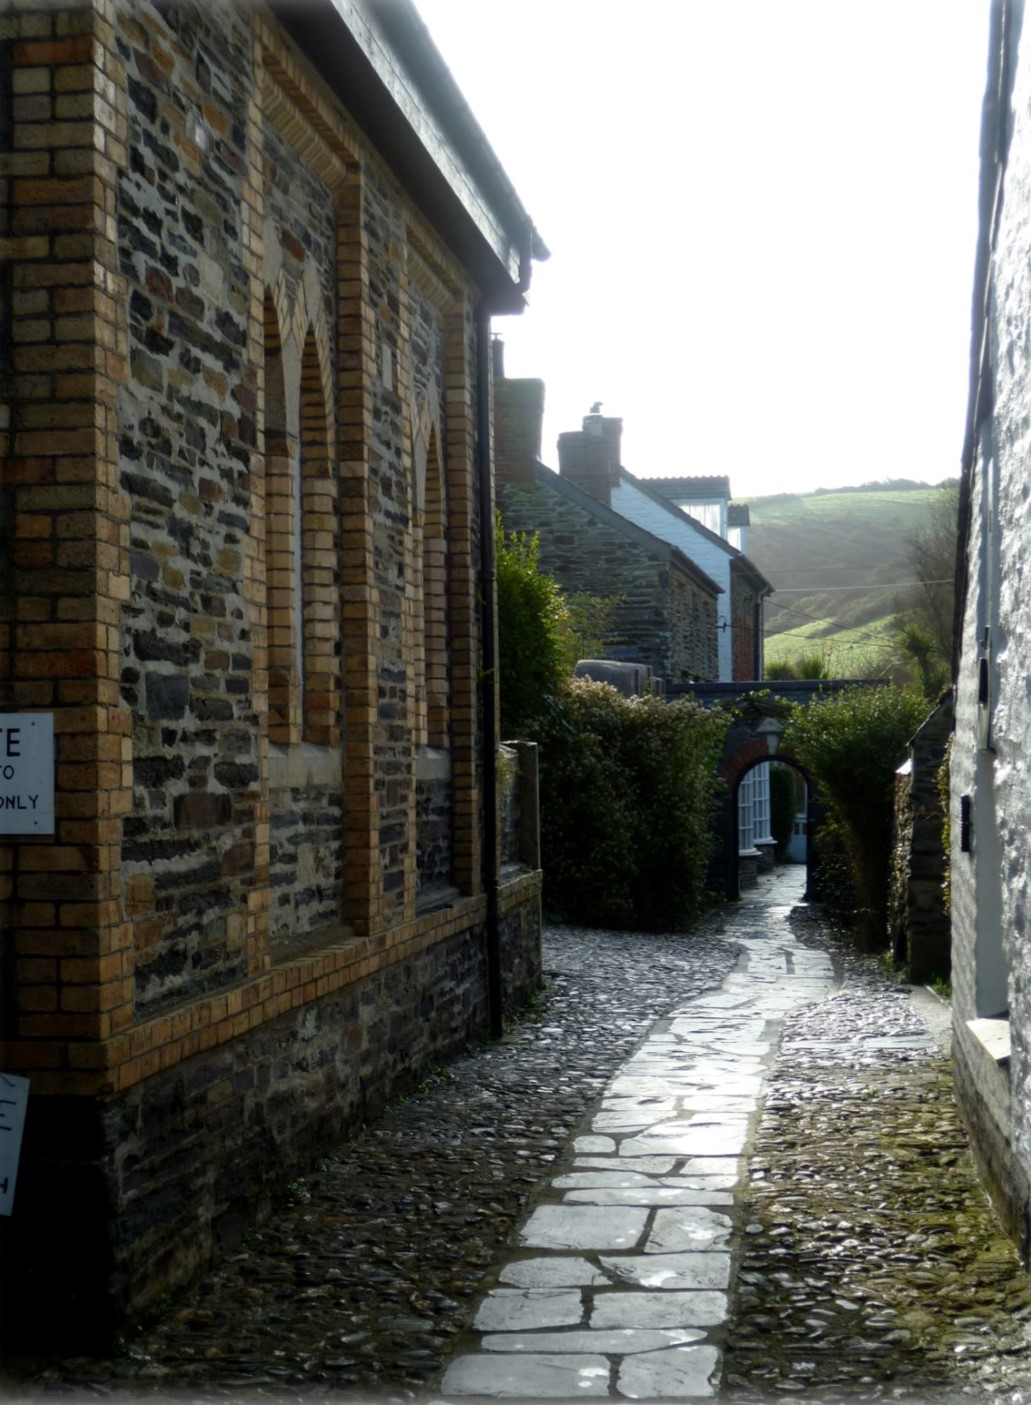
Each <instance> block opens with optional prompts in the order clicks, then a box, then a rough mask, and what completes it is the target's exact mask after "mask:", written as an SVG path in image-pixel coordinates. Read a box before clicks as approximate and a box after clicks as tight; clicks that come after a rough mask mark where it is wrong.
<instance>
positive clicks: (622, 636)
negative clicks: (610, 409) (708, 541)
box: [495, 343, 722, 682]
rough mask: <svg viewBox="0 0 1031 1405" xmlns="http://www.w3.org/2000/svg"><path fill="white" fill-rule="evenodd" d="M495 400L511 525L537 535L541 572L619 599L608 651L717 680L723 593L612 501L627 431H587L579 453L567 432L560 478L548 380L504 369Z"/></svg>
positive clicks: (665, 674) (504, 503) (675, 673)
mask: <svg viewBox="0 0 1031 1405" xmlns="http://www.w3.org/2000/svg"><path fill="white" fill-rule="evenodd" d="M497 345H498V344H497V343H496V344H495V362H496V368H497V369H499V370H500V369H501V368H500V361H499V355H498V351H497ZM495 402H496V414H495V457H496V467H497V499H498V507H499V509H500V511H501V516H502V521H503V524H504V528H505V530H506V531H509V532H527V533H530V534H533V533H536V534H537V536H538V539H539V543H540V551H539V557H538V560H539V563H540V568H541V570H542V571H544V572H545V573H546V574H548V575H550V576H554V577H555V579H556V580H557V581H558V582H559V584H560V585H561V586H562V589H563V590H564V591H565V592H566V593H567V594H570V595H574V594H577V593H583V594H586V595H593V596H595V597H597V598H598V599H603V600H611V601H614V602H615V603H614V608H613V612H612V617H611V620H610V626H609V627H610V635H611V639H612V642H611V644H610V645H609V646H608V647H607V648H606V657H609V658H613V659H619V660H623V661H626V662H630V663H639V664H642V665H644V666H645V667H646V668H648V669H650V670H651V672H652V674H653V675H655V676H656V677H658V678H661V679H664V680H673V681H676V682H683V681H689V680H693V679H702V680H707V679H713V678H715V677H716V670H717V668H718V659H717V645H716V639H717V628H716V626H717V612H718V608H719V598H720V595H721V594H722V592H721V590H720V587H719V586H717V585H716V583H715V581H713V580H711V579H710V577H709V576H707V575H706V574H705V572H704V571H702V570H701V569H700V568H699V567H698V566H696V565H695V563H694V562H693V561H691V560H690V559H689V558H688V557H687V556H685V555H684V553H683V552H682V551H679V550H678V549H677V548H676V547H672V546H670V544H669V543H668V542H665V541H663V540H662V539H661V538H660V537H657V536H654V535H653V534H652V533H650V532H646V531H643V530H642V529H641V528H639V527H635V526H634V524H633V523H632V522H629V521H627V519H626V518H624V517H621V516H620V515H619V514H618V513H616V512H613V511H612V509H611V507H610V506H609V505H608V503H607V501H606V485H607V483H608V480H609V475H610V473H611V472H612V471H615V472H617V473H618V469H619V435H618V433H614V432H610V433H609V434H608V435H607V436H605V437H604V438H603V437H602V436H600V435H598V436H588V437H583V436H577V440H578V442H577V445H576V448H575V449H571V448H570V440H571V438H572V436H569V435H563V436H562V438H561V440H560V450H559V452H560V464H561V468H560V472H559V473H557V474H556V473H554V472H553V471H552V470H551V469H548V468H546V467H545V466H544V465H543V464H542V463H541V461H540V451H541V425H542V421H543V415H544V385H543V382H541V381H539V380H509V379H505V378H504V376H503V375H498V376H497V377H496V379H495ZM606 423H607V424H609V425H610V426H617V425H618V424H619V421H618V420H612V421H606ZM574 459H575V468H574V466H573V461H574Z"/></svg>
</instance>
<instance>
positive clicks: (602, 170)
mask: <svg viewBox="0 0 1031 1405" xmlns="http://www.w3.org/2000/svg"><path fill="white" fill-rule="evenodd" d="M989 3H990V0H636V3H627V0H622V3H619V4H616V3H614V0H416V4H417V6H418V9H419V11H420V13H421V15H422V16H423V19H424V20H425V22H426V24H427V26H428V28H429V30H430V33H431V34H432V35H433V37H434V39H435V40H436V42H437V46H438V48H439V49H440V51H441V53H442V54H443V56H444V58H445V60H446V61H447V63H448V65H449V66H450V68H451V70H452V72H453V74H454V75H455V78H456V79H457V81H458V84H459V86H460V87H461V89H462V91H463V93H464V94H465V97H466V99H467V100H468V102H469V104H470V106H471V107H472V109H473V112H474V113H475V114H476V116H477V118H478V119H479V121H480V124H481V126H482V127H483V129H484V131H485V133H486V135H487V138H488V140H489V141H490V143H491V145H492V146H493V147H494V150H495V152H496V153H497V155H498V156H499V158H500V159H501V162H502V164H503V166H504V167H505V169H506V171H507V172H508V174H509V176H510V178H511V179H512V181H513V183H514V185H515V187H516V189H517V190H518V192H519V194H520V197H521V199H522V201H523V204H524V205H525V206H526V208H527V210H528V211H529V213H530V215H531V217H532V218H533V220H534V223H535V224H536V226H537V228H538V229H539V231H540V233H541V235H542V237H543V238H544V240H545V242H546V243H547V245H548V246H549V248H550V249H551V251H552V257H551V259H550V261H549V262H547V263H543V264H536V265H535V268H534V278H533V287H532V289H531V292H530V306H529V308H528V309H527V311H526V313H525V314H524V316H522V317H520V318H499V319H497V320H496V323H495V327H496V330H497V331H499V332H501V333H502V335H503V337H504V340H505V348H506V351H505V365H506V371H507V374H508V375H510V376H537V377H540V378H541V379H543V380H544V381H545V382H546V407H547V408H546V415H545V425H544V445H543V453H542V457H543V459H544V461H545V462H546V463H548V464H551V465H552V466H553V467H557V463H558V456H557V453H556V451H555V441H556V439H557V437H558V434H559V432H560V431H562V430H566V429H578V428H579V427H580V423H581V419H582V417H583V415H584V414H586V413H587V411H588V410H589V408H590V405H591V403H592V402H593V401H595V400H601V401H602V402H603V405H602V410H603V413H604V414H606V415H619V416H622V418H623V422H624V424H623V462H624V464H625V465H626V467H627V468H629V469H630V470H631V472H633V473H636V474H638V475H640V476H642V477H650V476H657V475H673V474H676V475H680V474H708V473H727V474H729V475H730V481H731V490H732V492H733V494H734V496H735V497H736V498H738V499H745V498H748V497H751V496H757V495H760V494H766V493H775V492H784V491H790V492H808V491H811V490H812V489H814V488H817V487H836V486H843V485H853V484H859V483H862V482H867V481H870V480H872V479H879V478H887V477H906V478H915V479H919V480H922V481H927V482H938V481H940V480H941V479H942V478H945V477H948V476H952V475H955V474H956V473H958V471H959V456H960V451H961V447H962V438H963V421H964V415H965V411H966V387H967V374H968V353H969V337H970V296H971V287H972V277H973V260H974V242H975V237H976V216H977V152H978V140H979V127H980V107H981V98H982V94H983V91H984V75H985V71H986V64H987V46H988V9H989Z"/></svg>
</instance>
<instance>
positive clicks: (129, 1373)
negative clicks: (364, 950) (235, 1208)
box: [0, 928, 737, 1405]
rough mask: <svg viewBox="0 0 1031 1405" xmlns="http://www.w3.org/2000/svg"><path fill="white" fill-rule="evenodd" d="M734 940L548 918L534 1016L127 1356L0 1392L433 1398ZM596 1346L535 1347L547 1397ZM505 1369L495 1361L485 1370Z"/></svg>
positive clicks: (331, 1170) (45, 1370)
mask: <svg viewBox="0 0 1031 1405" xmlns="http://www.w3.org/2000/svg"><path fill="white" fill-rule="evenodd" d="M736 956H737V951H736V948H735V947H734V945H733V944H732V943H731V942H729V941H727V940H726V939H723V938H720V937H718V936H715V935H713V933H712V931H711V930H710V931H709V932H699V933H695V934H691V935H687V936H675V935H674V936H661V935H660V936H655V935H651V934H634V933H612V932H593V931H587V930H582V929H570V928H562V929H549V930H548V931H547V932H546V934H545V962H544V965H545V973H546V981H547V985H546V989H545V991H544V993H543V996H542V999H541V1002H540V1010H539V1016H538V1018H536V1019H535V1020H534V1021H526V1022H517V1023H516V1024H514V1025H513V1026H512V1028H511V1029H510V1030H509V1032H508V1033H507V1034H506V1035H505V1037H504V1038H503V1039H502V1040H501V1041H499V1042H497V1043H494V1044H489V1045H485V1046H484V1047H482V1048H478V1049H476V1050H473V1051H471V1052H470V1054H469V1056H468V1057H466V1058H462V1059H459V1060H457V1061H456V1062H454V1063H452V1064H451V1065H449V1066H448V1068H447V1069H445V1070H442V1071H441V1072H440V1073H439V1074H437V1075H436V1076H435V1077H431V1078H430V1079H428V1080H427V1082H426V1084H425V1085H424V1086H423V1087H422V1088H421V1089H420V1090H419V1091H418V1092H417V1093H415V1094H414V1095H413V1096H412V1097H410V1098H409V1099H407V1100H406V1101H404V1102H401V1103H398V1104H396V1105H395V1106H393V1107H392V1108H391V1109H390V1110H389V1111H388V1112H387V1114H386V1115H385V1116H383V1117H382V1118H381V1119H380V1120H379V1121H378V1122H377V1123H376V1124H374V1125H373V1126H370V1127H368V1128H366V1129H365V1130H364V1131H362V1132H360V1133H359V1134H357V1135H356V1136H355V1137H354V1138H353V1139H352V1140H351V1141H350V1142H349V1143H347V1144H346V1145H344V1146H341V1147H338V1148H336V1149H334V1150H332V1151H330V1152H329V1153H328V1154H327V1157H326V1159H325V1161H324V1162H323V1164H322V1166H321V1168H320V1169H318V1170H317V1171H315V1172H314V1173H313V1174H312V1175H310V1176H308V1177H306V1178H304V1179H303V1180H301V1181H298V1182H295V1183H294V1185H293V1187H292V1188H291V1190H290V1192H289V1194H288V1195H286V1196H285V1198H284V1200H283V1202H282V1203H281V1204H280V1205H279V1206H278V1207H277V1208H276V1211H275V1213H274V1214H273V1216H272V1218H271V1219H270V1220H269V1222H268V1223H267V1224H266V1225H264V1226H263V1227H262V1228H260V1229H259V1230H258V1231H257V1232H255V1233H253V1234H251V1235H250V1236H249V1237H248V1238H247V1240H246V1243H245V1244H244V1246H243V1249H242V1251H241V1252H240V1253H237V1254H234V1255H232V1256H231V1257H230V1258H228V1259H224V1260H223V1261H222V1262H221V1263H220V1264H219V1265H218V1266H217V1267H216V1268H215V1269H214V1270H212V1271H211V1272H209V1273H208V1274H206V1275H205V1276H204V1277H202V1278H201V1279H200V1280H199V1281H198V1282H197V1283H196V1284H195V1285H194V1286H193V1287H192V1288H190V1289H189V1290H187V1291H185V1292H183V1293H181V1294H178V1295H177V1296H176V1297H175V1299H174V1300H173V1301H171V1302H170V1303H169V1304H167V1306H166V1307H165V1308H164V1309H163V1310H162V1312H161V1313H160V1315H159V1316H158V1317H157V1318H156V1320H154V1321H152V1322H151V1323H149V1324H147V1325H146V1326H145V1327H144V1328H143V1329H141V1330H138V1331H135V1332H133V1333H131V1334H128V1335H127V1337H126V1339H125V1343H124V1348H123V1352H122V1354H121V1355H120V1356H119V1357H116V1358H113V1359H103V1360H101V1359H87V1358H76V1359H73V1360H64V1361H39V1360H35V1361H16V1360H11V1359H9V1360H8V1361H6V1362H5V1363H4V1365H3V1367H2V1368H0V1393H3V1394H4V1397H5V1399H11V1400H15V1399H24V1400H32V1399H36V1398H40V1397H42V1398H44V1399H45V1398H47V1397H49V1396H61V1397H63V1398H64V1399H67V1398H68V1397H69V1396H71V1397H81V1398H82V1399H84V1400H91V1401H95V1400H96V1399H98V1398H101V1397H102V1398H105V1399H110V1398H112V1397H113V1398H115V1399H121V1400H136V1399H142V1398H155V1397H157V1398H169V1399H171V1398H174V1399H175V1400H176V1401H177V1402H183V1405H188V1403H189V1402H193V1401H197V1402H201V1401H204V1402H206V1401H209V1400H211V1401H224V1400H225V1399H226V1398H230V1399H238V1398H241V1397H242V1396H246V1397H247V1398H248V1399H250V1398H255V1399H259V1400H280V1399H281V1400H284V1401H286V1400H295V1399H297V1398H298V1397H299V1396H304V1397H305V1398H311V1397H314V1398H323V1397H332V1399H333V1400H334V1401H340V1402H344V1401H358V1400H363V1401H368V1400H375V1401H377V1402H381V1401H383V1402H388V1403H389V1402H407V1401H411V1400H416V1399H425V1398H427V1397H428V1396H430V1395H432V1393H433V1391H434V1390H436V1389H438V1388H439V1382H440V1379H441V1376H442V1373H443V1370H444V1366H445V1364H446V1362H447V1360H448V1359H449V1356H450V1355H451V1354H452V1353H453V1351H454V1348H455V1344H456V1342H457V1341H458V1340H459V1339H460V1336H461V1334H462V1333H463V1332H464V1331H466V1330H468V1329H469V1327H470V1324H471V1322H472V1319H473V1316H474V1313H475V1312H476V1310H477V1308H478V1305H479V1300H480V1298H481V1296H482V1294H483V1293H484V1291H485V1290H486V1289H488V1288H492V1287H494V1286H495V1284H498V1283H499V1280H498V1269H499V1267H500V1265H501V1264H502V1262H503V1260H504V1255H505V1248H506V1245H507V1244H508V1242H509V1240H510V1238H511V1236H512V1235H513V1234H514V1232H515V1229H516V1227H517V1225H518V1224H519V1223H520V1222H521V1221H522V1220H523V1219H524V1218H525V1216H526V1215H527V1213H528V1212H529V1210H530V1209H531V1208H532V1205H533V1202H534V1200H535V1199H536V1197H537V1196H538V1194H539V1192H540V1190H541V1188H542V1187H543V1186H544V1185H546V1184H547V1181H548V1178H549V1177H550V1176H551V1175H552V1174H554V1173H555V1171H556V1168H557V1167H558V1166H559V1165H560V1164H568V1167H569V1169H570V1170H573V1143H574V1139H575V1138H576V1137H577V1134H578V1132H580V1130H581V1129H582V1127H583V1126H584V1125H585V1123H586V1118H587V1115H588V1114H589V1112H591V1111H592V1110H593V1108H594V1106H595V1104H596V1102H597V1100H598V1098H599V1096H600V1094H601V1092H602V1090H603V1089H604V1087H605V1086H606V1084H607V1083H608V1082H609V1080H610V1079H611V1078H612V1077H613V1076H614V1075H615V1074H616V1073H617V1072H618V1071H619V1070H620V1068H621V1067H622V1065H623V1064H624V1063H625V1062H626V1061H627V1060H628V1059H629V1058H630V1057H631V1056H632V1055H633V1054H634V1053H635V1051H636V1050H637V1049H638V1047H639V1046H640V1044H641V1042H642V1040H643V1039H644V1038H645V1036H646V1035H647V1034H648V1032H649V1031H650V1030H651V1029H652V1027H653V1026H654V1024H655V1022H656V1020H658V1019H660V1018H663V1017H665V1016H666V1015H667V1014H668V1013H669V1011H670V1010H671V1009H672V1008H674V1007H675V1006H676V1005H678V1004H680V1003H682V1002H684V1001H686V1000H689V999H690V998H692V997H693V996H695V995H698V994H700V993H701V992H703V991H706V990H713V989H715V988H716V987H718V986H719V985H720V983H721V982H722V980H723V978H724V977H725V975H726V974H727V972H728V971H729V970H730V969H731V967H732V966H733V964H734V961H735V960H736ZM592 1140H593V1141H595V1142H598V1141H600V1143H601V1146H600V1149H601V1150H602V1151H603V1152H606V1151H610V1150H611V1147H612V1143H611V1141H610V1140H609V1139H607V1138H602V1139H592ZM673 1164H674V1163H673V1162H672V1161H671V1160H669V1159H667V1160H666V1162H665V1169H672V1167H673ZM578 1208H579V1207H578ZM582 1208H584V1209H587V1210H588V1211H590V1210H591V1209H592V1208H593V1207H589V1206H585V1207H582ZM574 1260H575V1255H572V1254H571V1255H570V1256H569V1260H568V1261H574ZM548 1272H549V1273H550V1272H551V1270H548ZM592 1272H597V1270H592ZM572 1281H573V1282H574V1283H575V1282H576V1281H577V1280H576V1279H573V1280H572ZM499 1286H511V1287H515V1286H522V1285H517V1284H515V1283H504V1282H503V1283H500V1284H499ZM527 1286H563V1285H561V1284H556V1285H547V1284H536V1285H535V1284H532V1283H528V1284H527ZM544 1356H545V1357H546V1354H544ZM601 1361H602V1368H601V1377H599V1376H597V1375H596V1374H594V1368H593V1366H592V1365H591V1364H588V1365H587V1366H585V1367H584V1369H583V1372H582V1373H581V1374H580V1375H577V1373H576V1371H572V1372H571V1368H570V1365H569V1360H568V1358H565V1357H559V1358H557V1359H556V1362H555V1363H552V1364H549V1363H548V1362H547V1361H546V1360H544V1361H542V1362H541V1363H538V1366H537V1367H535V1371H536V1374H535V1376H534V1381H535V1384H536V1385H539V1387H540V1392H541V1396H542V1398H545V1397H546V1396H548V1395H549V1394H550V1395H551V1396H552V1397H554V1395H555V1394H556V1393H557V1394H560V1395H561V1394H563V1393H564V1394H570V1393H571V1394H574V1395H576V1394H585V1393H600V1394H602V1395H604V1394H606V1393H607V1391H608V1382H609V1375H610V1371H609V1367H608V1365H607V1364H605V1362H604V1358H601ZM501 1370H502V1367H501V1365H500V1364H499V1362H498V1361H497V1360H496V1361H495V1362H494V1377H493V1379H494V1380H495V1381H497V1380H498V1379H499V1373H500V1372H501ZM521 1370H522V1372H523V1378H525V1364H524V1365H523V1366H522V1367H521ZM571 1382H578V1384H576V1385H575V1386H574V1385H573V1384H571Z"/></svg>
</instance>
